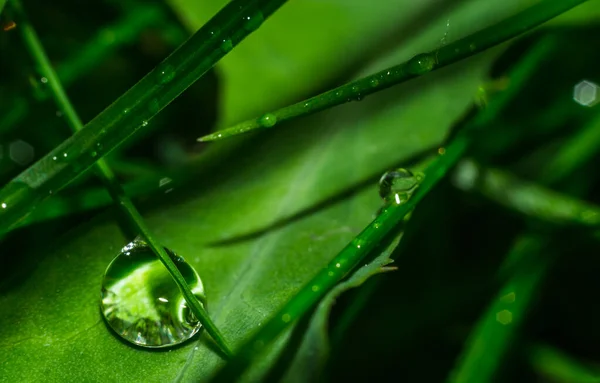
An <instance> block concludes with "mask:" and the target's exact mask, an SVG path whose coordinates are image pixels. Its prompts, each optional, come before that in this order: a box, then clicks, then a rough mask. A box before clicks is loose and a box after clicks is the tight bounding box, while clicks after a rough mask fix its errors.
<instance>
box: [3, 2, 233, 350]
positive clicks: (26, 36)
mask: <svg viewBox="0 0 600 383" xmlns="http://www.w3.org/2000/svg"><path fill="white" fill-rule="evenodd" d="M11 5H12V7H13V9H14V10H15V13H16V15H17V16H18V17H19V22H20V24H21V27H20V28H19V31H20V32H21V35H22V37H23V40H24V42H25V46H26V48H27V50H28V51H29V53H30V54H31V56H32V57H33V58H34V61H35V62H36V64H37V65H38V67H39V70H40V72H41V74H42V75H43V76H44V77H46V78H47V79H48V86H49V87H50V89H51V96H52V98H53V99H54V101H55V102H56V104H57V106H58V107H59V108H60V110H61V111H62V112H63V113H64V114H65V117H66V121H67V122H68V124H69V126H70V127H71V129H72V130H73V132H78V131H80V130H81V129H83V124H82V123H81V120H80V119H79V116H78V115H77V112H76V111H75V109H74V108H73V105H72V104H71V102H70V100H69V98H68V96H67V94H66V93H65V91H64V89H63V87H62V84H61V83H60V81H59V79H58V76H57V74H56V72H55V71H54V69H53V68H52V65H51V63H50V60H49V59H48V56H47V55H46V52H45V51H44V48H43V46H42V44H41V42H40V40H39V38H38V37H37V33H36V32H35V30H34V29H33V26H32V25H31V23H30V22H29V20H28V18H27V16H26V14H25V12H24V11H23V9H22V7H21V4H20V2H19V1H18V0H12V3H11ZM94 166H95V170H96V173H97V174H98V176H99V177H100V179H101V180H102V182H103V183H104V185H105V186H106V188H107V189H108V190H109V192H110V194H111V196H112V198H113V200H114V201H115V203H116V204H117V206H119V208H120V209H121V211H122V213H123V216H124V217H125V218H126V219H127V221H128V223H129V224H130V225H131V227H132V228H134V230H135V232H136V233H138V234H140V235H141V236H142V237H143V239H144V241H145V242H146V243H147V244H148V245H149V247H150V248H151V249H152V251H153V252H154V254H155V255H156V256H157V257H158V258H159V259H160V260H161V262H162V263H163V264H164V265H165V267H166V268H167V270H168V271H169V273H170V274H171V276H172V277H173V280H174V281H175V283H176V284H177V286H178V287H179V289H180V291H181V293H182V295H183V296H184V298H185V300H186V302H187V303H188V305H189V307H190V309H191V310H192V312H193V313H194V315H195V316H196V318H198V320H199V321H200V322H201V323H202V325H203V326H204V328H205V329H206V331H207V332H208V333H209V334H210V335H211V336H212V337H213V339H214V340H215V342H216V343H217V344H218V345H219V347H220V348H221V349H222V350H223V352H224V353H225V354H226V355H227V356H230V355H231V351H230V349H229V346H227V343H226V342H225V339H224V338H223V336H222V335H221V333H220V331H219V330H218V328H217V327H216V325H215V324H214V323H213V321H212V320H211V319H210V317H209V316H208V313H207V312H206V310H205V309H204V307H203V306H202V305H201V304H200V302H199V301H198V299H197V298H196V297H195V296H194V294H193V292H192V291H191V289H190V287H189V286H188V285H187V283H186V281H185V278H184V277H183V275H182V274H181V272H180V271H179V269H178V268H177V266H176V265H175V263H174V262H173V260H172V259H171V257H170V256H169V255H168V254H167V253H166V251H165V250H164V248H163V247H162V246H161V245H160V244H159V243H158V242H157V240H156V239H154V237H153V235H152V234H151V233H150V230H149V229H148V227H147V226H146V224H145V222H144V219H143V218H142V216H141V214H140V213H139V212H138V211H137V209H136V208H135V206H134V205H133V203H132V202H131V200H130V199H129V198H128V197H127V196H126V195H125V193H124V192H123V189H122V188H121V185H120V184H119V183H118V182H117V180H116V178H115V175H114V173H113V172H112V170H111V169H110V167H109V166H108V164H107V163H106V161H105V160H104V159H100V160H98V162H96V164H95V165H94Z"/></svg>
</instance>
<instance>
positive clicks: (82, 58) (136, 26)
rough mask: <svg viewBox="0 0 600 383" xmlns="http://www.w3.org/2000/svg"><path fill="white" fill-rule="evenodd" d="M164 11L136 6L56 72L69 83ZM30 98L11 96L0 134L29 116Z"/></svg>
mask: <svg viewBox="0 0 600 383" xmlns="http://www.w3.org/2000/svg"><path fill="white" fill-rule="evenodd" d="M163 12H164V11H163V10H162V8H161V7H160V6H158V5H156V4H147V5H144V6H142V7H139V8H136V10H135V12H133V11H132V12H128V13H126V14H125V15H123V17H121V18H120V19H119V20H117V22H116V23H115V24H114V25H111V26H108V27H105V28H102V29H101V30H99V31H98V32H97V33H96V35H95V36H94V37H92V38H91V39H90V41H88V42H87V43H86V44H85V45H84V46H83V47H82V48H81V49H78V50H76V51H75V52H74V53H73V55H72V56H71V57H69V58H67V59H66V60H65V61H64V63H61V64H59V65H58V66H57V68H56V72H57V75H58V78H59V79H60V80H61V82H62V84H63V86H68V85H69V84H71V83H73V82H74V81H76V80H77V79H78V78H80V77H81V76H83V75H84V74H85V73H87V72H89V71H91V69H93V68H95V67H96V66H98V65H100V64H102V63H103V62H104V59H105V58H106V57H108V56H109V55H110V54H111V53H112V52H114V51H116V50H118V49H120V48H122V47H123V46H125V45H129V44H131V43H133V42H134V41H135V40H136V39H137V37H138V36H139V34H140V32H141V31H142V30H144V29H145V28H148V27H149V26H153V25H156V24H160V23H161V22H163V21H164V19H165V16H164V13H163ZM182 40H183V39H182ZM47 96H48V94H47V93H40V100H41V101H42V100H44V99H45V98H46V97H47ZM30 102H31V100H29V99H28V98H27V97H25V95H21V96H15V97H13V98H11V99H10V102H9V104H8V105H6V106H5V105H3V106H2V111H3V112H5V113H4V114H3V115H2V117H1V118H0V134H1V133H4V132H7V131H9V129H10V128H12V127H13V126H14V125H15V124H17V123H18V122H20V121H21V120H23V118H25V117H26V116H27V113H29V112H30V108H31V104H30Z"/></svg>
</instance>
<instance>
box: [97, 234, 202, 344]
mask: <svg viewBox="0 0 600 383" xmlns="http://www.w3.org/2000/svg"><path fill="white" fill-rule="evenodd" d="M165 250H166V251H167V254H168V255H169V257H171V259H172V260H173V262H175V265H176V266H177V268H178V269H179V271H180V272H181V274H182V275H183V277H184V279H185V281H186V282H187V284H188V285H189V286H190V288H191V290H192V293H194V295H195V296H196V297H197V298H198V299H199V300H200V301H202V302H204V288H203V286H202V281H201V280H200V277H199V276H198V273H196V271H195V270H194V269H193V268H192V267H191V266H190V265H189V264H188V263H186V262H185V261H184V260H183V258H181V257H178V256H177V255H176V254H174V253H173V252H172V251H170V250H168V249H165ZM100 307H101V311H102V314H103V315H104V318H105V319H106V322H107V323H108V325H109V326H110V327H111V328H112V329H113V330H114V331H115V332H116V333H117V334H118V335H119V336H121V337H122V338H123V339H125V340H126V341H128V342H131V343H133V344H136V345H138V346H142V347H150V348H157V347H168V346H173V345H176V344H179V343H182V342H184V341H186V340H188V339H190V338H191V337H192V336H194V335H195V334H196V333H197V332H198V330H200V327H201V325H200V322H198V320H197V319H196V318H195V317H194V314H193V313H192V312H191V310H189V308H188V307H187V305H186V304H185V300H184V298H183V295H182V294H181V292H180V291H179V288H178V287H177V285H176V284H175V282H174V281H173V279H172V277H171V275H170V274H169V272H168V271H167V269H166V268H165V267H164V265H163V264H162V262H161V261H160V260H158V259H157V258H156V256H155V255H154V253H153V252H152V250H150V248H149V247H148V245H146V244H145V243H144V242H143V241H141V240H139V239H136V240H135V241H133V242H131V243H129V244H128V245H126V246H125V247H123V249H122V250H121V252H120V253H119V254H118V255H117V256H116V257H115V259H113V260H112V262H111V263H110V264H109V265H108V268H107V269H106V272H105V274H104V278H103V280H102V300H101V302H100Z"/></svg>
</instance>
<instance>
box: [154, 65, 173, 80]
mask: <svg viewBox="0 0 600 383" xmlns="http://www.w3.org/2000/svg"><path fill="white" fill-rule="evenodd" d="M175 73H176V72H175V68H174V67H173V66H172V65H169V64H165V65H162V66H160V67H159V68H158V83H159V84H167V83H169V82H171V81H172V80H173V79H174V78H175Z"/></svg>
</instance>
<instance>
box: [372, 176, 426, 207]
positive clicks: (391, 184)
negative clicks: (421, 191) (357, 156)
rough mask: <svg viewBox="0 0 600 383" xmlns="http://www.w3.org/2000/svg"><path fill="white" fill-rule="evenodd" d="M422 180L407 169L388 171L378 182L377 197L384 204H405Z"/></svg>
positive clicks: (421, 177)
mask: <svg viewBox="0 0 600 383" xmlns="http://www.w3.org/2000/svg"><path fill="white" fill-rule="evenodd" d="M422 179H423V175H422V174H421V173H417V174H416V175H415V174H413V173H412V172H411V171H410V170H407V169H402V168H400V169H396V170H392V171H389V172H387V173H385V174H384V175H383V176H381V179H380V180H379V195H380V196H381V198H383V200H384V202H385V203H386V204H391V203H394V204H397V205H400V204H403V203H406V201H408V199H409V198H410V196H411V195H412V193H413V192H414V191H415V190H416V188H417V187H418V186H419V183H420V182H421V180H422Z"/></svg>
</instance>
